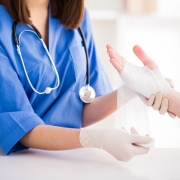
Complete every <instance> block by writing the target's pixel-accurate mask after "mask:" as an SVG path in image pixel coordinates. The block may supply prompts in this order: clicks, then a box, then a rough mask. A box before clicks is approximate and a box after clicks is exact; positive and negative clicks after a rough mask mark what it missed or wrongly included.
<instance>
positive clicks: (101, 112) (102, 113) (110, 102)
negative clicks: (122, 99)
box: [82, 90, 117, 127]
mask: <svg viewBox="0 0 180 180" xmlns="http://www.w3.org/2000/svg"><path fill="white" fill-rule="evenodd" d="M116 110H117V90H115V91H113V92H111V93H109V94H106V95H104V96H99V97H96V98H95V100H94V101H93V102H92V103H90V104H85V105H84V109H83V121H82V125H83V127H86V126H89V125H91V124H94V123H96V122H98V121H100V120H102V119H104V118H106V117H107V116H109V115H110V114H112V113H113V112H115V111H116Z"/></svg>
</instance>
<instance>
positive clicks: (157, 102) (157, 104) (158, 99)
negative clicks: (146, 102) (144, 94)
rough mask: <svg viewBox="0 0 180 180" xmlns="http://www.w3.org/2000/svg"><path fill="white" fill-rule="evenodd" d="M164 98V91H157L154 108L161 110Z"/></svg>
mask: <svg viewBox="0 0 180 180" xmlns="http://www.w3.org/2000/svg"><path fill="white" fill-rule="evenodd" d="M162 99H163V97H162V93H161V92H157V94H156V97H155V101H154V104H153V105H152V107H153V109H154V110H159V109H160V107H161V102H162Z"/></svg>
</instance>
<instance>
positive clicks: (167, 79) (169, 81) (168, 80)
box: [165, 78, 174, 89]
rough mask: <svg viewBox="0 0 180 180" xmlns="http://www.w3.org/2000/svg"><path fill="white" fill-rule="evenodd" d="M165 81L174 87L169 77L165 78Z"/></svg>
mask: <svg viewBox="0 0 180 180" xmlns="http://www.w3.org/2000/svg"><path fill="white" fill-rule="evenodd" d="M165 79H166V81H167V82H168V83H169V85H170V86H171V87H172V88H173V89H174V83H173V80H172V79H169V78H165Z"/></svg>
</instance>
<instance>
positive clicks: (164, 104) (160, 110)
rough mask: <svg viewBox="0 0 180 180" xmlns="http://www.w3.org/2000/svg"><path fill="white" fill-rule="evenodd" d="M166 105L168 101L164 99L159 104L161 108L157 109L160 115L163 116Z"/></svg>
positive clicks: (166, 108)
mask: <svg viewBox="0 0 180 180" xmlns="http://www.w3.org/2000/svg"><path fill="white" fill-rule="evenodd" d="M168 105H169V101H168V99H167V98H164V99H163V100H162V102H161V107H160V109H159V113H160V114H161V115H164V114H165V113H166V112H167V111H168Z"/></svg>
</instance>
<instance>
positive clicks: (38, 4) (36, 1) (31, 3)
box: [27, 0, 49, 10]
mask: <svg viewBox="0 0 180 180" xmlns="http://www.w3.org/2000/svg"><path fill="white" fill-rule="evenodd" d="M27 4H28V8H29V9H30V10H36V9H44V8H47V7H48V4H49V0H27Z"/></svg>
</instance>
